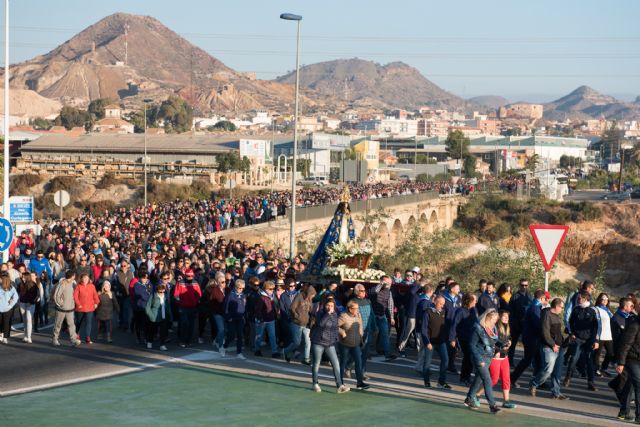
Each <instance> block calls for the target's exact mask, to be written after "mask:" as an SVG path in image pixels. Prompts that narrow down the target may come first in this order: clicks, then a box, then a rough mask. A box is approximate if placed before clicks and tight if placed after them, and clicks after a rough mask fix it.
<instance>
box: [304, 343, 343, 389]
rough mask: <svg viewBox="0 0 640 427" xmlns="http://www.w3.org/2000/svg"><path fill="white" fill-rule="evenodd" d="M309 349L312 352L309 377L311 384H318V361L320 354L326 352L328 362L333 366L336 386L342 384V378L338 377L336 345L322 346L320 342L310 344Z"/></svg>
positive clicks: (338, 365)
mask: <svg viewBox="0 0 640 427" xmlns="http://www.w3.org/2000/svg"><path fill="white" fill-rule="evenodd" d="M311 350H312V354H313V363H312V364H311V378H312V381H313V384H318V371H319V370H320V362H321V361H322V354H326V355H327V357H328V358H329V362H330V363H331V367H332V368H333V377H334V378H335V380H336V387H340V386H341V385H342V380H341V379H340V362H339V361H338V355H337V354H336V346H335V345H330V346H327V347H325V346H323V345H320V344H313V345H311Z"/></svg>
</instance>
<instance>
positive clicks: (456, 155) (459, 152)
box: [444, 129, 471, 160]
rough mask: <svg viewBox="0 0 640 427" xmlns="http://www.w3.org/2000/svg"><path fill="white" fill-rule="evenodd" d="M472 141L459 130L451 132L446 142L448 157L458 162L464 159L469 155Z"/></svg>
mask: <svg viewBox="0 0 640 427" xmlns="http://www.w3.org/2000/svg"><path fill="white" fill-rule="evenodd" d="M470 144H471V140H470V139H469V137H467V136H465V135H464V133H463V132H462V131H461V130H459V129H457V130H453V131H451V132H449V136H447V139H446V141H444V145H445V150H446V152H447V155H448V156H449V157H450V158H452V159H456V160H460V159H462V158H463V157H464V156H465V155H468V154H469V145H470Z"/></svg>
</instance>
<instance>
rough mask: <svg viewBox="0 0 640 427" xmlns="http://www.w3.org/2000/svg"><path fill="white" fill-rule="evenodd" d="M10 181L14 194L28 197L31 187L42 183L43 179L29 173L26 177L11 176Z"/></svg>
mask: <svg viewBox="0 0 640 427" xmlns="http://www.w3.org/2000/svg"><path fill="white" fill-rule="evenodd" d="M9 181H10V182H9V184H10V188H11V193H12V194H17V195H27V194H28V193H29V190H30V188H31V187H33V186H34V185H38V184H40V183H41V182H42V178H40V175H36V174H31V173H29V174H24V175H10V176H9Z"/></svg>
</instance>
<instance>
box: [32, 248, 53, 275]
mask: <svg viewBox="0 0 640 427" xmlns="http://www.w3.org/2000/svg"><path fill="white" fill-rule="evenodd" d="M29 271H31V272H32V273H36V274H37V275H38V277H42V272H43V271H46V272H47V277H49V280H53V273H52V271H51V265H49V260H48V259H46V258H45V257H44V252H42V251H41V250H39V251H37V252H36V256H35V258H31V261H30V262H29Z"/></svg>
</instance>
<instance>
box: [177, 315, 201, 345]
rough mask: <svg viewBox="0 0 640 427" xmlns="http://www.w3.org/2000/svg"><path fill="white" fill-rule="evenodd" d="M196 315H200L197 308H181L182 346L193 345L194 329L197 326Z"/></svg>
mask: <svg viewBox="0 0 640 427" xmlns="http://www.w3.org/2000/svg"><path fill="white" fill-rule="evenodd" d="M196 314H198V311H197V309H196V308H182V307H180V341H181V342H182V344H185V345H188V344H190V343H191V337H192V336H193V328H194V326H195V324H196Z"/></svg>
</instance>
